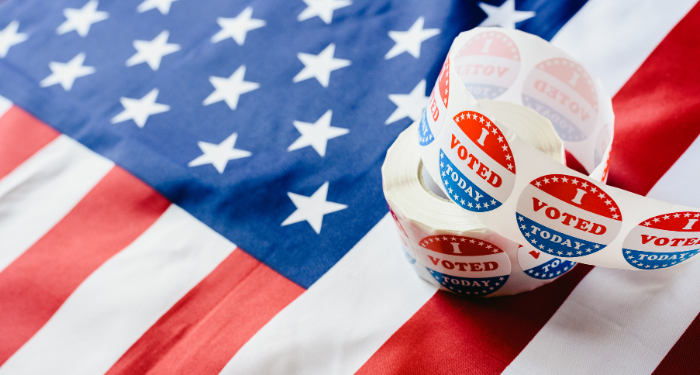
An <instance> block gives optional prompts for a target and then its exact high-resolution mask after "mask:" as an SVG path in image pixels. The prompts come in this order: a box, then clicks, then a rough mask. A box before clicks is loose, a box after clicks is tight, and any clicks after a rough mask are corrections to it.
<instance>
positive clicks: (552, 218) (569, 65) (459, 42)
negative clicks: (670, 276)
mask: <svg viewBox="0 0 700 375" xmlns="http://www.w3.org/2000/svg"><path fill="white" fill-rule="evenodd" d="M450 78H454V79H450ZM476 98H488V99H496V100H503V101H508V102H511V103H514V104H518V105H523V106H526V107H529V108H532V109H533V110H535V111H536V112H538V113H539V114H541V115H542V116H544V117H545V118H547V119H549V120H550V121H551V123H552V124H553V126H554V129H555V130H556V132H557V134H558V135H559V137H560V138H561V139H562V140H563V142H564V146H565V148H566V150H567V151H568V152H570V153H571V155H573V157H574V158H575V159H576V160H578V161H579V163H580V164H581V165H583V167H585V168H586V170H587V171H590V174H589V175H584V174H581V173H579V172H576V171H574V170H571V169H569V168H567V167H565V166H564V165H562V164H560V163H558V162H556V161H555V160H553V159H552V158H550V157H548V156H546V155H544V154H543V153H542V152H540V151H538V150H536V149H535V148H533V147H532V146H530V145H529V144H528V143H527V142H525V141H524V140H523V139H522V138H521V137H519V136H518V135H517V134H515V132H513V131H512V129H510V128H509V127H508V126H507V124H506V125H504V124H502V123H499V122H498V121H497V119H498V113H495V112H494V111H492V110H489V109H487V108H484V107H483V106H482V105H480V104H479V103H477V101H476ZM613 124H614V115H613V110H612V102H611V99H610V97H609V95H607V94H606V93H605V91H604V89H603V87H602V85H601V83H600V82H599V80H597V79H596V78H594V77H592V76H591V75H590V74H589V73H588V72H587V71H586V69H585V68H584V67H583V66H582V65H581V64H580V63H578V62H577V61H576V60H575V59H573V58H572V57H571V56H569V55H567V54H566V53H564V52H563V51H561V50H559V49H557V48H556V47H554V46H552V45H551V44H549V43H547V42H546V41H544V40H542V39H540V38H539V37H536V36H533V35H530V34H527V33H524V32H520V31H517V30H504V29H492V28H477V29H473V30H471V31H468V32H465V33H462V34H460V35H459V36H458V37H457V38H456V39H455V40H454V42H453V45H452V47H451V49H450V52H449V54H448V56H447V58H446V60H445V62H444V64H443V67H442V70H441V72H440V75H439V77H438V79H437V81H436V83H435V86H434V88H433V91H432V93H431V95H430V102H429V105H428V108H427V109H426V111H425V113H424V116H423V118H422V119H421V122H420V126H419V127H418V129H417V132H418V138H419V139H418V142H417V144H418V147H419V152H420V154H421V157H422V160H423V163H424V165H425V167H426V169H427V171H428V173H429V175H430V176H431V178H432V179H433V180H434V182H435V184H437V185H438V186H439V187H440V188H441V189H442V190H443V192H444V193H445V195H446V196H448V197H449V199H451V200H452V201H454V202H455V203H456V204H457V205H458V206H459V207H461V208H462V209H463V210H466V211H469V212H472V213H474V214H475V215H476V216H477V217H478V219H479V222H480V223H481V224H483V225H484V226H485V227H486V228H489V229H490V230H492V231H494V232H496V233H498V234H500V235H502V236H504V237H506V238H508V239H509V240H511V241H514V242H517V243H521V244H523V245H524V247H525V248H526V250H527V251H538V252H540V253H543V254H547V256H552V257H556V258H563V259H567V260H570V261H574V262H581V263H586V264H593V265H598V266H605V267H613V268H623V269H631V270H655V269H661V268H669V267H674V266H678V265H679V264H682V263H683V262H687V261H690V260H693V259H696V257H695V255H696V254H697V253H698V251H699V249H700V244H699V243H698V241H699V240H698V238H700V236H698V231H699V230H700V224H698V223H697V222H698V220H700V210H697V209H692V208H688V207H681V206H676V205H672V204H669V203H665V202H661V201H657V200H653V199H650V198H646V197H643V196H639V195H636V194H633V193H630V192H627V191H624V190H621V189H617V188H614V187H610V186H606V185H605V184H604V181H605V179H606V175H607V168H608V161H609V158H610V153H611V152H612V149H611V144H612V134H613V130H614V127H613Z"/></svg>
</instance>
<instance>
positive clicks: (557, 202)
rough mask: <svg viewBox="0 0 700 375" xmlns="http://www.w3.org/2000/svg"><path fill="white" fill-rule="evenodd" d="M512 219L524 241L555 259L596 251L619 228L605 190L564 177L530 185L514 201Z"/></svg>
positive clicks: (614, 206) (619, 220) (618, 216)
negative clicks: (515, 205) (516, 201)
mask: <svg viewBox="0 0 700 375" xmlns="http://www.w3.org/2000/svg"><path fill="white" fill-rule="evenodd" d="M515 216H516V219H517V223H518V228H519V229H520V232H521V233H522V235H523V236H524V238H525V240H526V241H528V243H529V244H530V245H532V246H533V247H534V248H536V249H538V250H540V251H543V252H546V253H548V254H550V255H554V256H556V257H580V256H585V255H589V254H593V253H595V252H598V251H600V250H602V249H603V248H605V246H607V245H608V244H609V243H610V242H612V240H613V239H614V238H615V237H616V236H617V234H618V233H619V231H620V228H621V227H622V214H621V213H620V209H619V207H618V206H617V204H616V203H615V201H614V200H613V199H612V198H611V197H610V196H609V195H608V194H607V193H606V192H605V191H603V190H602V189H600V188H599V187H598V186H596V185H595V184H593V183H591V182H589V181H587V180H585V179H582V178H578V177H574V176H569V175H564V174H550V175H546V176H542V177H539V178H537V179H535V180H533V181H532V182H530V184H528V185H527V186H526V187H525V189H523V192H522V193H521V195H520V198H519V199H518V205H517V212H516V213H515Z"/></svg>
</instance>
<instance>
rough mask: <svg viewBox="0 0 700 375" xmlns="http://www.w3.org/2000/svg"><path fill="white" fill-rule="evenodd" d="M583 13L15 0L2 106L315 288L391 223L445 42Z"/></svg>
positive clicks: (551, 28) (508, 7)
mask: <svg viewBox="0 0 700 375" xmlns="http://www.w3.org/2000/svg"><path fill="white" fill-rule="evenodd" d="M583 3H584V1H581V0H580V1H549V2H540V1H535V0H532V1H521V2H519V3H518V8H519V9H529V11H516V10H515V8H514V4H515V3H514V1H513V0H507V1H506V2H502V1H498V0H497V1H493V2H492V1H486V2H481V3H478V2H462V3H457V4H448V3H433V2H422V1H397V2H384V1H381V2H376V1H357V0H356V1H349V0H327V1H311V0H308V1H307V0H304V1H279V2H269V1H250V2H235V3H232V2H228V1H210V2H206V3H203V2H199V1H193V0H180V1H174V0H145V1H143V0H134V1H105V0H103V1H99V2H98V1H97V0H89V1H85V0H63V1H52V2H47V3H45V4H43V6H41V7H37V6H34V5H32V4H28V3H25V2H22V1H9V2H8V3H6V4H5V5H4V6H3V12H2V15H0V25H7V26H6V27H5V29H4V30H3V31H2V35H0V54H1V55H2V57H4V63H3V64H2V65H0V74H2V76H3V77H4V80H3V81H2V82H0V93H1V94H2V95H4V96H6V97H8V98H9V99H11V100H12V101H13V102H14V103H17V105H19V106H21V107H23V108H26V109H27V110H29V111H30V112H31V113H32V114H34V115H36V116H37V117H39V118H40V119H42V120H43V121H44V122H46V123H48V124H51V125H52V126H55V127H56V128H57V129H58V130H60V131H61V132H63V133H65V134H67V135H69V136H70V137H72V138H74V139H76V140H78V141H80V142H81V143H83V144H85V145H86V146H88V147H89V148H91V149H92V150H94V151H96V152H98V153H100V154H102V155H104V156H106V157H108V158H110V159H112V160H114V161H115V162H116V163H117V164H119V165H120V166H122V167H124V168H125V169H127V170H128V171H130V172H131V173H133V174H134V175H136V176H137V177H139V178H141V179H142V180H144V181H145V182H147V183H148V184H150V185H151V186H153V187H154V188H156V189H157V190H158V191H159V192H161V193H162V194H163V195H164V196H165V197H167V198H168V199H169V200H171V201H172V202H174V203H176V204H177V205H179V206H180V207H182V208H184V209H185V210H187V211H188V212H190V213H191V214H192V215H194V216H195V217H197V218H198V219H200V220H201V221H203V222H204V223H205V224H207V225H208V226H210V227H211V228H213V229H214V230H216V231H217V232H219V233H221V234H222V235H224V236H225V237H227V238H228V239H230V240H232V241H233V242H235V243H236V244H238V245H239V246H241V247H242V248H244V249H246V250H247V251H248V252H250V253H251V254H252V255H253V256H255V257H256V258H257V259H259V260H261V261H263V262H264V263H265V264H267V265H268V266H270V267H272V268H273V269H275V270H276V271H278V272H279V273H281V274H282V275H284V276H286V277H287V278H289V279H291V280H292V281H294V282H296V283H297V284H299V285H301V286H303V287H309V286H310V285H311V284H313V283H314V282H315V281H316V280H317V279H318V278H319V277H320V276H321V275H323V274H324V273H325V272H326V271H327V270H328V269H329V268H330V267H331V266H333V264H335V263H336V262H337V261H338V260H339V259H340V258H341V257H342V256H343V255H344V254H345V253H346V252H347V251H349V250H350V249H351V248H352V247H353V246H354V244H356V243H357V242H358V241H359V240H360V239H361V238H362V237H363V236H364V235H365V234H366V233H367V232H368V231H369V230H370V229H371V228H372V227H373V226H374V225H375V224H376V223H377V222H378V221H379V220H380V219H381V218H382V217H383V216H384V215H385V214H386V212H387V207H386V204H385V202H384V198H383V195H382V189H381V186H382V183H381V176H380V166H381V164H382V162H383V160H384V155H385V152H386V150H387V148H388V147H389V145H390V144H391V143H392V142H393V140H394V139H395V138H396V136H397V135H398V134H399V133H400V132H401V131H402V130H403V129H405V128H406V127H407V126H408V125H409V124H410V123H412V122H413V121H416V120H419V119H420V116H421V115H422V111H423V108H424V107H425V105H426V104H427V95H426V91H428V90H430V88H431V87H430V83H431V82H434V81H435V78H436V77H437V75H438V73H439V69H440V67H441V65H442V61H443V60H444V58H445V56H446V54H447V51H448V49H449V46H450V43H451V41H452V39H453V38H454V37H455V36H456V35H457V34H458V33H459V32H461V31H464V30H468V29H470V28H472V27H475V26H478V25H480V24H481V25H482V26H492V25H500V26H505V27H509V26H510V27H512V26H514V25H515V23H516V22H519V23H518V26H519V28H521V29H523V30H525V31H528V32H531V33H534V34H537V35H539V36H541V37H543V38H545V39H549V38H551V37H552V36H553V35H554V34H555V33H556V32H557V31H558V30H559V28H560V27H561V26H562V25H563V24H564V23H565V22H566V21H568V19H569V18H570V17H571V16H572V15H573V14H574V13H575V12H576V11H577V10H578V9H579V8H580V7H581V6H582V5H583ZM25 25H31V30H28V29H27V27H25ZM3 27H4V26H3ZM29 31H31V38H28V37H27V35H28V34H27V32H29ZM426 82H427V84H426Z"/></svg>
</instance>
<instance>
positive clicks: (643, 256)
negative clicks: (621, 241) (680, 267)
mask: <svg viewBox="0 0 700 375" xmlns="http://www.w3.org/2000/svg"><path fill="white" fill-rule="evenodd" d="M622 252H623V255H624V256H625V260H626V261H627V263H629V264H630V265H631V266H632V267H636V268H639V269H640V270H654V269H660V268H668V267H672V266H675V265H676V264H678V263H681V262H684V261H686V260H688V259H690V258H692V257H694V256H695V255H696V254H697V253H699V252H700V249H695V250H688V251H677V252H673V253H661V252H655V251H639V250H633V249H622Z"/></svg>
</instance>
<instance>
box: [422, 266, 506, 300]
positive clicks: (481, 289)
mask: <svg viewBox="0 0 700 375" xmlns="http://www.w3.org/2000/svg"><path fill="white" fill-rule="evenodd" d="M426 269H427V270H428V272H430V275H432V276H433V278H434V279H435V280H436V281H437V282H438V283H440V285H442V286H444V287H445V288H447V289H449V290H450V291H451V292H454V293H457V294H459V295H462V296H477V297H483V296H487V295H489V294H491V293H494V292H496V291H497V290H499V289H501V288H502V287H503V285H504V284H505V283H506V281H508V275H505V276H496V277H459V276H452V275H445V274H444V273H441V272H438V271H435V270H432V269H430V268H428V267H426Z"/></svg>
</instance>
